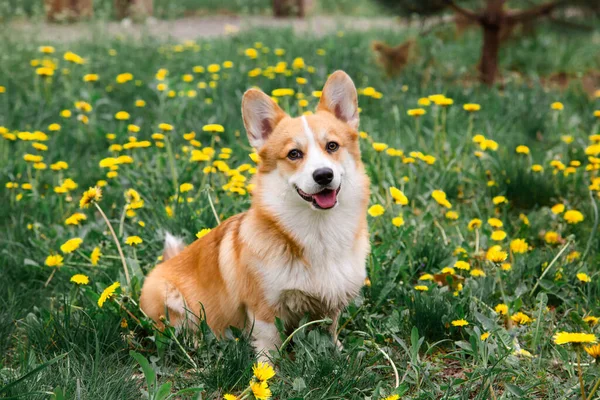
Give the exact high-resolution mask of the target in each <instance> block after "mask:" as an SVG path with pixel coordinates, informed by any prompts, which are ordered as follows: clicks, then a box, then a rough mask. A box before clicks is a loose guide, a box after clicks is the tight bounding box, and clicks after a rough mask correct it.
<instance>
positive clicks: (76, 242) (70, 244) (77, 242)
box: [60, 238, 83, 254]
mask: <svg viewBox="0 0 600 400" xmlns="http://www.w3.org/2000/svg"><path fill="white" fill-rule="evenodd" d="M81 243H83V239H81V238H73V239H69V240H67V241H66V242H64V243H63V244H62V245H61V246H60V251H62V252H63V253H64V254H69V253H72V252H74V251H75V250H77V249H78V248H79V246H81Z"/></svg>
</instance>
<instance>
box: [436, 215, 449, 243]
mask: <svg viewBox="0 0 600 400" xmlns="http://www.w3.org/2000/svg"><path fill="white" fill-rule="evenodd" d="M433 223H434V224H435V226H436V227H437V228H438V229H439V230H440V232H442V237H443V238H444V245H446V246H447V245H448V237H447V236H446V231H444V228H442V226H441V225H440V223H439V222H438V221H437V220H433Z"/></svg>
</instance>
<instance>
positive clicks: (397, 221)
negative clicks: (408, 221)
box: [392, 215, 404, 228]
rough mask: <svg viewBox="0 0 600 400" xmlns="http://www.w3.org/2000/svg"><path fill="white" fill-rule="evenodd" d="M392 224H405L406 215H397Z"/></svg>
mask: <svg viewBox="0 0 600 400" xmlns="http://www.w3.org/2000/svg"><path fill="white" fill-rule="evenodd" d="M392 224H393V225H394V226H395V227H397V228H400V227H401V226H403V225H404V217H402V215H399V216H397V217H394V218H392Z"/></svg>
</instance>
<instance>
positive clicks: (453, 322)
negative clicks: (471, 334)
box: [452, 319, 469, 326]
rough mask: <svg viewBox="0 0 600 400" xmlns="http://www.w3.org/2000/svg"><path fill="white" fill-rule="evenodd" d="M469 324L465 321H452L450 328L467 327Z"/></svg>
mask: <svg viewBox="0 0 600 400" xmlns="http://www.w3.org/2000/svg"><path fill="white" fill-rule="evenodd" d="M467 325H469V322H468V321H467V320H466V319H457V320H454V321H452V326H467Z"/></svg>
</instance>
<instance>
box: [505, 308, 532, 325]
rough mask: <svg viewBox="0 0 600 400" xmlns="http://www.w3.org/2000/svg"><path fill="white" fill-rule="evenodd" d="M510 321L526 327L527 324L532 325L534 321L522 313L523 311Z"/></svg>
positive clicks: (513, 316)
mask: <svg viewBox="0 0 600 400" xmlns="http://www.w3.org/2000/svg"><path fill="white" fill-rule="evenodd" d="M510 319H512V320H513V321H514V322H516V323H517V324H519V325H526V324H530V323H531V322H532V321H533V320H532V319H531V318H530V317H529V315H527V314H525V313H522V312H521V311H519V312H518V313H516V314H514V315H512V316H511V317H510Z"/></svg>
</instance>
